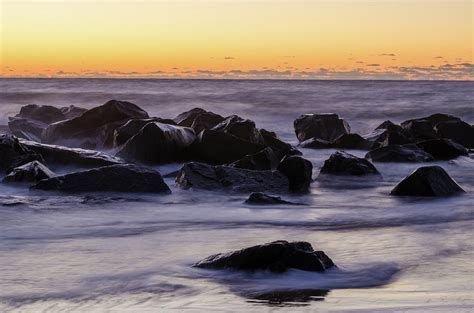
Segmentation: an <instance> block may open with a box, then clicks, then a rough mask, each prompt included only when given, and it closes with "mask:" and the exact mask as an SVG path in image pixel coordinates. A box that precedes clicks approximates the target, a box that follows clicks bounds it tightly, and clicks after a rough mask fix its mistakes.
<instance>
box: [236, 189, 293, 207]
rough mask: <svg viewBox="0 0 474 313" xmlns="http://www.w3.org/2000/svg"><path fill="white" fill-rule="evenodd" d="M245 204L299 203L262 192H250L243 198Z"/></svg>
mask: <svg viewBox="0 0 474 313" xmlns="http://www.w3.org/2000/svg"><path fill="white" fill-rule="evenodd" d="M245 203H246V204H254V205H272V204H292V205H300V203H293V202H289V201H286V200H283V199H282V198H280V197H275V196H270V195H267V194H264V193H263V192H252V193H251V194H250V196H249V197H248V199H247V200H245Z"/></svg>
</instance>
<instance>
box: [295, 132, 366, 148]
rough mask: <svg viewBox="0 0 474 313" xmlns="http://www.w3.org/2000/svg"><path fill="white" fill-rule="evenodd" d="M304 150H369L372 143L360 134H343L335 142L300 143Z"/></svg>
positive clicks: (315, 140) (315, 141) (313, 139)
mask: <svg viewBox="0 0 474 313" xmlns="http://www.w3.org/2000/svg"><path fill="white" fill-rule="evenodd" d="M300 146H301V147H303V148H311V149H354V150H368V149H369V148H370V147H371V146H372V143H371V142H369V141H368V140H366V139H365V138H363V137H362V136H360V135H359V134H343V135H341V136H339V137H338V138H337V139H336V140H334V141H333V142H330V141H326V140H323V139H318V138H310V139H308V140H305V141H303V142H301V143H300Z"/></svg>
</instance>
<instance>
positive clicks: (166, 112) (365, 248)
mask: <svg viewBox="0 0 474 313" xmlns="http://www.w3.org/2000/svg"><path fill="white" fill-rule="evenodd" d="M473 87H474V84H473V83H470V82H375V81H358V82H351V81H337V82H334V81H331V82H329V81H328V82H324V81H209V80H208V81H206V80H199V81H181V80H105V79H102V80H75V79H71V80H69V79H67V80H66V79H64V80H43V79H35V80H32V79H28V80H20V79H18V80H16V79H15V80H5V79H2V80H0V90H1V93H0V121H6V117H7V116H8V115H11V114H13V113H16V112H17V111H18V110H19V108H20V107H21V105H24V104H28V103H37V104H50V105H57V106H64V105H70V104H74V105H78V106H83V107H93V106H97V105H100V104H102V103H103V102H105V101H107V100H110V99H120V100H128V101H132V102H134V103H136V104H138V105H139V106H141V107H142V108H144V109H145V110H147V111H148V112H149V113H150V115H154V116H160V117H174V116H175V115H177V114H178V113H180V112H183V111H185V110H188V109H191V108H193V107H196V106H200V107H203V108H206V109H208V110H212V111H214V112H216V113H219V114H222V115H229V114H238V115H241V116H243V117H247V118H250V119H253V120H255V121H256V122H257V125H258V126H259V127H264V128H267V129H269V130H273V131H276V132H277V133H278V134H279V135H280V136H281V137H282V138H284V139H285V140H287V141H290V142H292V143H296V138H295V136H294V133H293V129H292V122H293V119H294V118H296V117H297V116H299V115H300V114H303V113H317V112H336V113H339V114H340V115H341V116H342V117H344V118H346V119H347V120H348V121H349V123H350V124H351V126H352V128H353V130H354V131H356V132H360V133H365V132H369V131H370V130H371V129H373V128H374V127H375V126H376V125H377V124H379V123H381V122H382V121H384V120H386V119H391V120H393V121H395V122H400V121H402V120H405V119H408V118H412V117H419V116H424V115H427V114H430V113H435V112H444V113H450V114H454V115H457V116H460V117H462V118H463V119H464V120H465V121H467V122H469V123H473V121H474V110H473V107H474V106H473V103H474V102H473V101H474V100H473V91H472V90H474V88H473ZM0 124H2V123H1V122H0ZM332 152H334V151H332V150H307V149H303V153H304V156H305V157H306V158H308V159H310V160H311V161H312V162H313V165H314V176H315V177H316V176H317V175H318V172H319V168H320V166H321V165H322V163H323V161H324V160H325V159H326V158H327V157H328V156H329V155H330V154H331V153H332ZM350 152H351V153H354V154H357V155H360V156H362V155H363V154H364V153H363V152H361V151H350ZM436 164H438V165H441V166H442V167H444V168H445V169H446V170H447V171H448V173H449V174H450V175H451V176H452V177H453V178H454V179H455V180H456V181H457V182H458V183H459V184H460V185H461V186H462V187H463V188H464V189H465V190H466V191H467V193H466V194H464V195H461V196H457V197H449V198H445V199H407V198H396V197H391V196H389V195H388V194H389V192H390V190H391V188H393V186H394V185H395V184H396V183H397V182H398V181H399V180H400V179H402V178H403V177H405V176H406V175H408V174H409V173H410V172H411V171H413V170H414V169H415V168H417V167H418V166H420V165H419V164H376V166H377V168H378V169H379V171H380V172H381V173H382V175H383V177H384V179H383V181H382V182H380V183H377V184H374V185H372V186H359V187H361V188H356V187H357V184H356V186H354V184H353V183H348V182H344V181H341V182H339V183H338V184H337V185H327V184H323V183H319V182H315V183H313V184H312V188H311V193H310V194H308V195H304V196H299V197H296V196H294V197H292V196H287V195H284V196H283V197H284V198H286V199H289V200H293V201H296V202H303V203H305V205H304V206H287V205H279V206H270V207H255V206H249V205H245V204H243V201H244V200H245V198H246V196H247V195H245V194H243V195H240V194H232V195H229V194H224V193H219V192H202V191H192V190H180V189H179V188H177V187H175V186H174V183H173V180H172V179H167V183H168V184H169V185H170V186H171V188H172V191H173V193H172V194H171V195H169V196H152V195H142V194H90V195H59V194H51V193H43V192H30V191H28V190H27V189H24V188H19V187H10V186H6V185H0V230H1V231H0V273H1V274H0V310H1V311H9V310H13V311H27V312H41V311H45V312H56V311H81V312H94V311H96V312H102V311H110V312H122V311H127V312H143V311H147V312H155V311H160V312H161V311H167V310H172V309H174V310H178V311H193V312H195V311H218V312H222V311H269V310H281V311H285V312H286V311H324V312H326V311H334V312H336V311H337V312H341V311H363V312H375V311H376V312H405V311H409V312H427V311H429V312H432V311H433V312H472V311H473V305H474V295H473V287H474V282H473V280H474V279H473V276H474V273H473V269H474V262H473V260H474V259H473V256H474V255H473V251H474V250H473V246H474V244H473V242H474V231H473V220H474V210H473V207H474V206H473V203H474V196H473V193H474V159H473V158H472V156H471V157H460V158H458V159H456V160H454V161H450V162H437V163H436ZM178 167H179V164H171V165H167V166H163V167H159V168H158V169H159V170H160V172H162V173H168V172H171V171H173V170H175V169H176V168H178ZM55 170H58V169H55ZM70 170H72V169H59V171H70ZM279 239H283V240H305V241H309V242H310V243H312V244H313V247H315V248H316V249H320V250H324V251H325V252H326V253H327V254H328V255H329V256H330V257H331V258H332V259H333V260H334V262H335V263H336V264H337V265H338V266H339V268H338V269H333V270H330V271H329V272H327V273H324V274H317V273H316V274H314V273H307V272H303V271H296V270H294V271H290V272H289V273H286V274H278V275H277V274H270V273H256V274H248V273H237V272H232V271H209V270H202V269H195V268H192V267H190V265H191V264H192V263H194V262H196V261H198V260H200V259H202V258H204V257H206V256H208V255H210V254H213V253H217V252H223V251H229V250H233V249H239V248H242V247H247V246H250V245H254V244H261V243H265V242H269V241H273V240H279ZM279 290H286V291H288V290H292V291H302V290H313V292H312V293H309V296H308V295H307V294H306V295H305V296H300V297H298V298H296V299H287V301H285V302H282V303H269V301H266V300H261V299H256V297H257V295H260V294H262V293H269V292H274V291H279ZM314 290H319V292H315V291H314ZM321 290H324V291H321ZM260 298H261V297H260Z"/></svg>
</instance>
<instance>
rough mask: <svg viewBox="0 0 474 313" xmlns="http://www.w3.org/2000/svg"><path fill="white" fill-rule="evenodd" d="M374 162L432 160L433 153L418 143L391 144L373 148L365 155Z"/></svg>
mask: <svg viewBox="0 0 474 313" xmlns="http://www.w3.org/2000/svg"><path fill="white" fill-rule="evenodd" d="M365 158H366V159H369V160H371V161H372V162H408V163H413V162H430V161H434V158H433V156H432V155H431V154H429V153H427V152H425V151H424V150H423V149H421V148H419V147H418V146H416V145H413V144H410V145H403V146H400V145H390V146H384V147H380V148H377V149H374V150H371V151H370V152H368V153H367V154H366V155H365Z"/></svg>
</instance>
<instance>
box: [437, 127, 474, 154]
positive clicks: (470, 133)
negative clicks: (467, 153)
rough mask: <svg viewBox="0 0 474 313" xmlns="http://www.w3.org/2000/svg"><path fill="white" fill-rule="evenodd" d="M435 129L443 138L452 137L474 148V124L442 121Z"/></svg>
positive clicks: (467, 146) (455, 140)
mask: <svg viewBox="0 0 474 313" xmlns="http://www.w3.org/2000/svg"><path fill="white" fill-rule="evenodd" d="M435 130H436V132H437V133H438V136H439V137H441V138H447V139H451V140H453V141H454V142H456V143H459V144H461V145H463V146H464V147H466V148H468V149H474V126H472V125H469V124H468V123H466V122H463V121H447V122H440V123H438V124H436V126H435Z"/></svg>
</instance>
